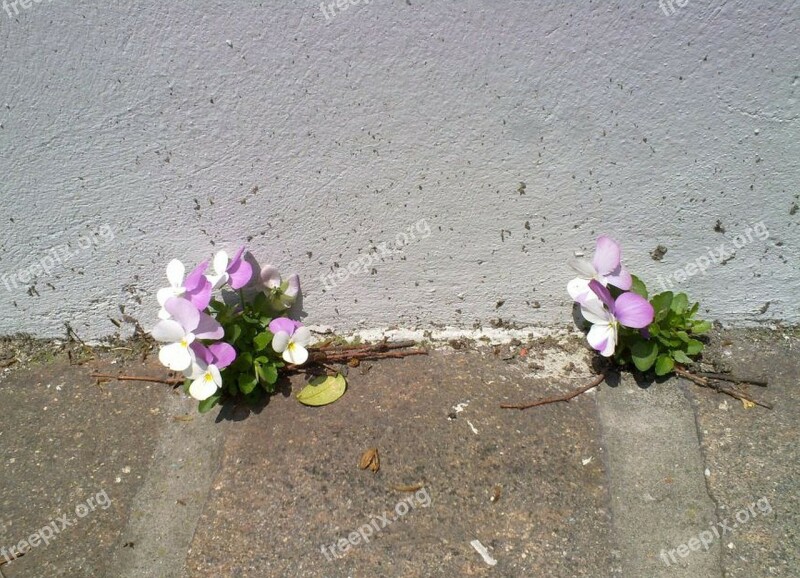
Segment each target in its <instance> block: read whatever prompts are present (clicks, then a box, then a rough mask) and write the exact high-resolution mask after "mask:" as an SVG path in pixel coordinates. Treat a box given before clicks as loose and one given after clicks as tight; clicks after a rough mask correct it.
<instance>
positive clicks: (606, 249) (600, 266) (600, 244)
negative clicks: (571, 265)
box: [592, 235, 622, 276]
mask: <svg viewBox="0 0 800 578" xmlns="http://www.w3.org/2000/svg"><path fill="white" fill-rule="evenodd" d="M621 256H622V252H621V251H620V248H619V244H618V243H617V242H616V241H615V240H614V239H612V238H611V237H607V236H605V235H600V236H599V237H598V238H597V246H596V247H595V250H594V259H592V265H594V268H595V270H596V271H597V272H598V273H600V275H603V276H606V275H608V274H609V273H611V272H612V271H615V270H616V269H617V267H619V265H620V257H621Z"/></svg>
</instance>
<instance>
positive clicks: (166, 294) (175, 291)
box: [156, 287, 186, 307]
mask: <svg viewBox="0 0 800 578" xmlns="http://www.w3.org/2000/svg"><path fill="white" fill-rule="evenodd" d="M185 292H186V289H184V288H183V287H164V288H163V289H159V290H158V293H156V299H157V300H158V304H159V305H161V306H162V307H163V306H164V303H166V302H167V299H172V298H173V297H180V296H181V295H183V294H184V293H185Z"/></svg>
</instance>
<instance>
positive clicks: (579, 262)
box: [567, 259, 597, 279]
mask: <svg viewBox="0 0 800 578" xmlns="http://www.w3.org/2000/svg"><path fill="white" fill-rule="evenodd" d="M567 264H568V265H569V266H570V267H572V268H573V269H575V270H576V271H577V272H578V273H580V275H581V277H584V278H585V279H591V278H592V277H594V276H595V275H597V271H595V269H594V265H592V263H591V261H589V260H587V259H567Z"/></svg>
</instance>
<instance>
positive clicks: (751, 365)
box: [689, 330, 800, 578]
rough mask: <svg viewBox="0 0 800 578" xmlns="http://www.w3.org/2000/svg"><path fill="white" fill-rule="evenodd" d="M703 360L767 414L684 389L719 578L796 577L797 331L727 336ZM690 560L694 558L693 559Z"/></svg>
mask: <svg viewBox="0 0 800 578" xmlns="http://www.w3.org/2000/svg"><path fill="white" fill-rule="evenodd" d="M712 343H713V346H712V348H711V351H710V352H709V355H708V357H709V358H710V359H712V360H714V362H715V363H716V364H717V365H718V366H720V367H722V368H724V369H727V370H729V371H731V372H732V373H733V374H734V375H737V376H740V377H744V378H750V379H763V378H766V379H768V381H769V386H768V387H767V388H766V389H762V388H759V387H752V386H751V387H749V389H748V392H749V393H751V394H752V395H753V396H756V397H758V399H759V400H763V401H766V402H768V403H771V404H773V405H774V409H773V410H772V411H767V410H764V409H762V408H758V407H756V408H750V409H746V408H745V407H744V405H743V404H742V403H741V402H739V401H737V400H734V399H731V398H728V397H726V396H721V395H719V394H714V393H712V392H709V391H707V390H702V389H698V388H691V389H690V390H689V391H691V393H692V398H693V400H694V405H695V409H696V412H697V421H698V426H699V430H700V434H701V442H702V445H701V448H702V451H703V453H704V455H705V462H706V466H707V468H708V474H709V475H708V478H707V483H708V488H709V493H710V495H711V496H712V498H713V500H714V502H715V504H716V509H717V518H718V520H719V523H720V524H722V523H723V522H726V521H727V523H726V524H725V525H724V527H719V531H720V533H721V534H723V532H724V535H721V536H720V540H719V542H720V543H721V544H722V548H721V549H722V556H723V558H722V566H723V569H724V572H725V574H724V575H725V576H726V578H749V577H752V576H765V577H767V576H782V577H789V576H791V577H796V576H800V446H799V445H798V436H799V435H800V338H798V332H797V331H791V330H786V331H784V330H774V331H752V330H751V331H741V330H739V331H727V332H725V333H724V334H721V335H718V336H716V338H715V339H714V340H713V342H712ZM694 555H697V554H694Z"/></svg>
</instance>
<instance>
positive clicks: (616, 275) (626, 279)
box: [605, 265, 633, 291]
mask: <svg viewBox="0 0 800 578" xmlns="http://www.w3.org/2000/svg"><path fill="white" fill-rule="evenodd" d="M605 278H606V281H608V282H609V283H610V284H611V285H613V286H614V287H618V288H619V289H622V290H623V291H627V290H628V289H630V288H631V287H632V286H633V278H632V277H631V274H630V273H628V270H627V269H626V268H625V267H623V266H622V265H620V266H619V267H618V268H617V269H616V270H614V271H612V272H611V273H609V274H608V275H605Z"/></svg>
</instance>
